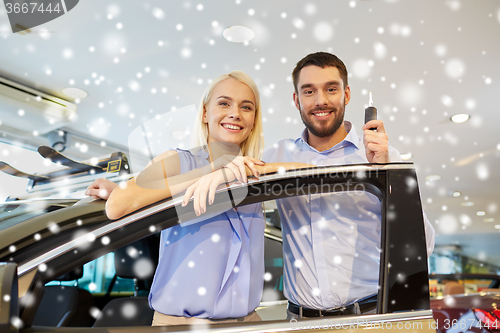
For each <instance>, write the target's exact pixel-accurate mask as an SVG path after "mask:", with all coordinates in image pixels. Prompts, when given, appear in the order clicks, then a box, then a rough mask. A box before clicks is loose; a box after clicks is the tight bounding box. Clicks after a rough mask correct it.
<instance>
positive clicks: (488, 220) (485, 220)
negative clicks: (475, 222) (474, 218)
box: [484, 217, 495, 222]
mask: <svg viewBox="0 0 500 333" xmlns="http://www.w3.org/2000/svg"><path fill="white" fill-rule="evenodd" d="M484 222H495V219H494V218H493V217H489V218H487V219H484Z"/></svg>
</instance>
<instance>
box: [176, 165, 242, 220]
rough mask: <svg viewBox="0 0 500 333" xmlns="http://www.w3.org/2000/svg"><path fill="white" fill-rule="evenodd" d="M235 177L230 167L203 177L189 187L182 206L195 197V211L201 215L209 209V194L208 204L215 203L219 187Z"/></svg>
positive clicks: (197, 214)
mask: <svg viewBox="0 0 500 333" xmlns="http://www.w3.org/2000/svg"><path fill="white" fill-rule="evenodd" d="M235 179H236V176H235V175H234V173H233V171H232V170H231V169H229V168H222V169H219V170H217V171H214V172H212V173H209V174H208V175H205V176H203V177H201V178H200V179H198V181H196V183H194V184H193V185H191V186H189V187H188V188H187V190H186V193H185V194H184V198H183V200H182V207H185V206H186V205H187V203H188V202H189V199H190V198H191V197H193V208H194V212H195V214H196V216H200V215H201V214H203V213H205V212H206V211H207V209H206V208H207V196H208V204H209V205H211V204H213V202H214V198H215V191H217V187H218V186H219V185H220V184H224V183H229V182H231V181H233V180H235Z"/></svg>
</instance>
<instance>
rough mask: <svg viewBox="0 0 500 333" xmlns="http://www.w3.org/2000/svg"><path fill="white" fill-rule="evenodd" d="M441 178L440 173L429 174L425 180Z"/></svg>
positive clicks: (432, 180) (430, 180)
mask: <svg viewBox="0 0 500 333" xmlns="http://www.w3.org/2000/svg"><path fill="white" fill-rule="evenodd" d="M440 179H441V176H440V175H429V176H427V177H425V180H427V181H428V182H435V181H437V180H440Z"/></svg>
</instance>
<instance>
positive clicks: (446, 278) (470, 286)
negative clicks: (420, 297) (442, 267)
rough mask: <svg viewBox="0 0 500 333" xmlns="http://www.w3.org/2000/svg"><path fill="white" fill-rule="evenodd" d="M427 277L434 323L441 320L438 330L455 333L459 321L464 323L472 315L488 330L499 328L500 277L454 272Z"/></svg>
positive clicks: (471, 317)
mask: <svg viewBox="0 0 500 333" xmlns="http://www.w3.org/2000/svg"><path fill="white" fill-rule="evenodd" d="M429 278H430V285H431V296H432V297H431V300H430V301H431V308H432V309H433V315H434V318H435V319H436V322H437V323H440V325H439V326H438V330H439V331H440V332H443V333H444V332H448V331H450V332H455V331H456V330H457V328H460V324H462V326H464V323H466V322H468V321H470V320H471V319H474V318H478V319H480V320H481V322H482V323H485V324H486V326H487V328H489V330H490V331H495V330H496V331H498V330H499V329H500V324H498V322H499V318H500V309H499V306H500V276H498V275H494V274H479V273H456V274H431V275H430V276H429ZM453 323H454V325H453ZM453 326H455V327H453ZM471 331H476V332H480V331H481V329H480V328H479V327H477V328H475V330H471Z"/></svg>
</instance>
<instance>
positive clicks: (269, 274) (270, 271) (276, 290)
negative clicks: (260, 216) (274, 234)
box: [262, 237, 285, 302]
mask: <svg viewBox="0 0 500 333" xmlns="http://www.w3.org/2000/svg"><path fill="white" fill-rule="evenodd" d="M282 248H283V246H282V243H281V241H278V240H276V239H274V238H269V237H266V238H265V240H264V263H265V273H264V292H263V293H262V301H263V302H270V301H281V300H284V299H285V296H284V295H283V249H282Z"/></svg>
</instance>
